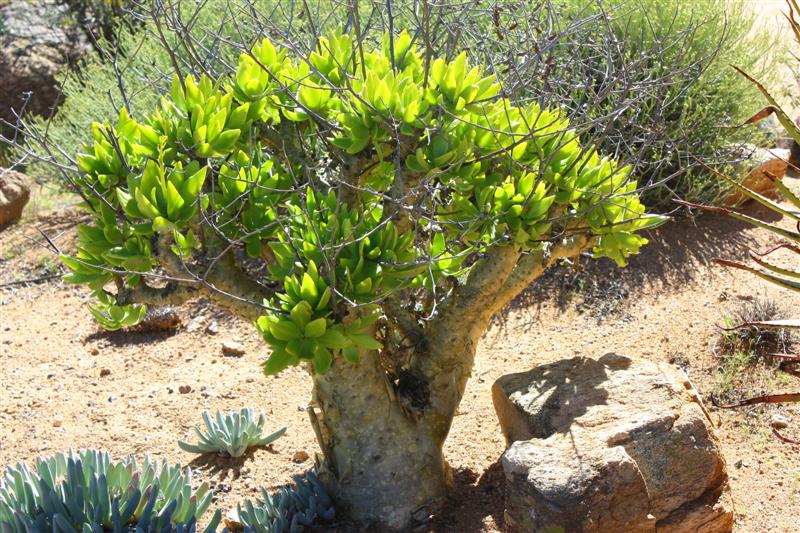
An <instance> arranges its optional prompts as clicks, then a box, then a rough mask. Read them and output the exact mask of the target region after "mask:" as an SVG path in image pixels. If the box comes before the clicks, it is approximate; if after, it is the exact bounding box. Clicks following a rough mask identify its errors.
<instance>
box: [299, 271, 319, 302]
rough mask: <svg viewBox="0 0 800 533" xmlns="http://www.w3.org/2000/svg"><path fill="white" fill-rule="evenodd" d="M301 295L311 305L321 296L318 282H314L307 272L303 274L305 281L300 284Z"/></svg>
mask: <svg viewBox="0 0 800 533" xmlns="http://www.w3.org/2000/svg"><path fill="white" fill-rule="evenodd" d="M300 296H302V297H303V300H305V301H307V302H308V303H310V304H311V305H315V304H316V303H317V298H318V297H319V291H318V290H317V284H316V283H314V280H313V279H312V278H311V276H309V275H308V273H307V272H306V273H304V274H303V282H302V284H301V285H300Z"/></svg>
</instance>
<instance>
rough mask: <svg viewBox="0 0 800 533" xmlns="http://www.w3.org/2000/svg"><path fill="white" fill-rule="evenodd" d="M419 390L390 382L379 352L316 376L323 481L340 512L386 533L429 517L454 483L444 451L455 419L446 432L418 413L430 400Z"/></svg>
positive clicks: (421, 386)
mask: <svg viewBox="0 0 800 533" xmlns="http://www.w3.org/2000/svg"><path fill="white" fill-rule="evenodd" d="M413 385H414V384H413V383H412V385H411V386H412V387H413ZM416 385H417V386H419V389H420V390H417V391H413V390H409V388H408V387H404V386H400V387H397V386H395V385H393V384H391V383H390V382H389V381H388V379H387V378H386V373H385V372H384V370H383V368H382V367H381V364H380V362H379V359H378V357H377V354H375V353H374V352H373V353H370V354H364V358H363V359H362V361H361V363H360V364H359V365H350V364H348V363H346V362H345V361H343V360H342V359H338V360H337V361H336V362H335V363H334V365H333V367H332V368H331V369H330V370H329V371H328V372H327V373H326V374H325V375H321V376H320V375H316V376H315V377H314V400H315V410H314V412H315V415H314V416H313V417H312V418H315V419H316V421H317V422H318V424H315V425H316V429H318V435H317V436H318V438H319V439H320V444H321V446H322V449H323V452H324V454H325V464H324V465H323V468H322V478H323V480H325V482H326V484H327V486H328V487H329V489H330V491H331V493H332V495H333V497H334V499H335V500H336V503H337V510H338V511H339V512H340V513H342V514H344V515H346V516H347V517H348V518H350V519H353V520H356V521H358V522H361V523H365V524H372V525H374V526H377V527H379V528H380V530H382V531H387V530H401V529H404V528H406V527H408V526H409V525H411V524H413V523H414V522H416V521H420V520H423V519H425V518H427V517H428V516H430V514H431V513H433V512H435V511H436V509H437V508H438V507H440V505H441V504H442V503H443V501H444V498H445V497H446V494H447V489H448V486H449V485H450V482H451V473H450V468H449V466H448V465H447V463H446V462H445V460H444V457H443V455H442V446H443V444H444V440H445V438H446V436H447V429H449V422H450V421H451V420H452V413H451V414H450V416H449V418H448V420H447V426H448V427H447V428H443V427H442V426H441V418H440V417H433V416H430V415H429V414H427V413H425V411H424V409H423V410H422V411H417V410H415V406H414V405H413V404H415V402H420V401H421V402H424V401H426V400H425V395H426V394H427V385H426V384H424V383H423V382H418V383H416ZM412 396H413V397H414V398H416V400H415V399H413V398H411V397H412ZM417 406H419V404H418V403H417Z"/></svg>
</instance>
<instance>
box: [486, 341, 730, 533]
mask: <svg viewBox="0 0 800 533" xmlns="http://www.w3.org/2000/svg"><path fill="white" fill-rule="evenodd" d="M492 393H493V399H494V404H495V409H496V411H497V414H498V416H499V418H500V425H501V427H502V429H503V433H504V435H505V437H506V440H507V442H508V444H509V448H508V450H507V451H506V452H505V454H504V455H503V460H502V463H503V469H504V471H505V475H506V529H507V531H510V532H523V531H524V532H538V531H542V532H544V531H576V532H578V531H586V532H589V531H592V532H611V531H613V532H615V533H625V532H630V533H633V532H637V533H638V532H659V533H661V532H664V533H666V532H675V533H677V532H695V531H697V532H699V531H702V532H704V533H717V532H720V533H721V532H727V531H731V529H732V527H733V513H732V503H731V500H730V494H729V489H728V484H727V479H728V478H727V473H726V469H725V462H724V459H723V458H722V456H721V454H720V451H719V448H718V446H717V442H716V439H715V437H714V435H713V433H712V430H711V424H710V422H709V419H708V417H707V413H706V411H705V408H704V407H703V406H702V403H701V402H700V399H699V396H698V395H697V392H696V391H695V389H694V388H693V387H692V386H691V384H690V382H689V381H688V379H687V378H686V376H685V375H684V374H683V373H682V372H681V371H680V370H679V369H678V368H677V367H674V366H672V365H667V364H656V363H651V362H647V361H637V360H633V359H630V358H628V357H623V356H620V355H616V354H607V355H605V356H603V357H601V358H599V359H597V360H595V359H590V358H584V357H576V358H573V359H567V360H562V361H558V362H555V363H552V364H549V365H544V366H541V367H538V368H535V369H533V370H531V371H528V372H523V373H519V374H510V375H506V376H503V377H501V378H500V379H499V380H498V381H497V382H496V383H495V384H494V387H493V389H492Z"/></svg>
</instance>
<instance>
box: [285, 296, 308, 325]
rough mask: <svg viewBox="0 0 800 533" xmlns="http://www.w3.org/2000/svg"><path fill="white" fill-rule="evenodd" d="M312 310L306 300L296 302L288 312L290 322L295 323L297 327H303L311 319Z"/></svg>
mask: <svg viewBox="0 0 800 533" xmlns="http://www.w3.org/2000/svg"><path fill="white" fill-rule="evenodd" d="M313 314H314V311H313V309H312V308H311V305H310V304H309V303H308V302H306V301H305V300H303V301H300V302H298V303H297V304H296V305H295V306H294V307H293V308H292V310H291V312H290V313H289V316H290V317H291V318H292V322H294V323H295V325H297V327H298V329H303V328H305V327H306V325H307V324H308V323H309V321H310V320H311V317H312V316H313Z"/></svg>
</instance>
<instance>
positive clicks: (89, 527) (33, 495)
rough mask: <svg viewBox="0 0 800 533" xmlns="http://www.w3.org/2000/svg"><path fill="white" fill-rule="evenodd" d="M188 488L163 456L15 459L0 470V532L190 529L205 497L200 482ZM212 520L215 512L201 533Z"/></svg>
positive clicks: (187, 480) (184, 475)
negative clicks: (31, 463) (20, 461)
mask: <svg viewBox="0 0 800 533" xmlns="http://www.w3.org/2000/svg"><path fill="white" fill-rule="evenodd" d="M191 485H192V476H191V470H190V469H188V468H187V469H186V471H185V472H184V471H183V470H182V469H181V467H180V466H179V465H169V464H168V463H167V462H166V460H165V461H163V462H161V463H160V464H159V463H156V462H153V461H151V460H150V459H149V458H145V459H144V461H141V462H138V461H137V460H136V458H134V457H133V456H130V457H127V458H123V459H121V460H119V461H115V460H114V459H112V458H111V456H110V455H109V454H108V453H106V452H102V451H97V450H82V451H80V452H77V453H76V452H74V451H70V452H68V453H66V454H64V453H62V454H57V455H54V456H52V457H49V458H39V459H38V460H37V462H36V468H35V469H30V468H28V466H27V465H25V464H17V465H16V466H9V467H7V468H6V469H5V471H4V472H3V476H2V478H0V531H2V533H17V532H19V533H31V532H39V531H41V532H44V531H53V532H60V531H64V532H66V531H70V532H75V531H84V532H92V533H95V532H100V531H112V532H114V533H122V532H127V531H129V530H136V531H142V532H159V533H164V532H172V531H176V530H178V531H182V532H189V531H193V530H194V529H195V527H196V522H197V519H198V517H200V516H201V515H202V514H203V513H204V512H205V511H206V510H207V509H208V507H209V505H210V504H211V496H212V495H211V491H210V490H209V488H208V485H206V484H205V483H203V484H202V485H200V486H199V487H198V488H197V489H196V490H194V489H192V486H191ZM219 520H220V514H219V512H217V513H215V515H214V517H213V518H212V520H211V522H210V523H209V526H208V528H207V529H206V531H207V532H211V531H213V530H214V529H215V528H216V526H217V524H219Z"/></svg>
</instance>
